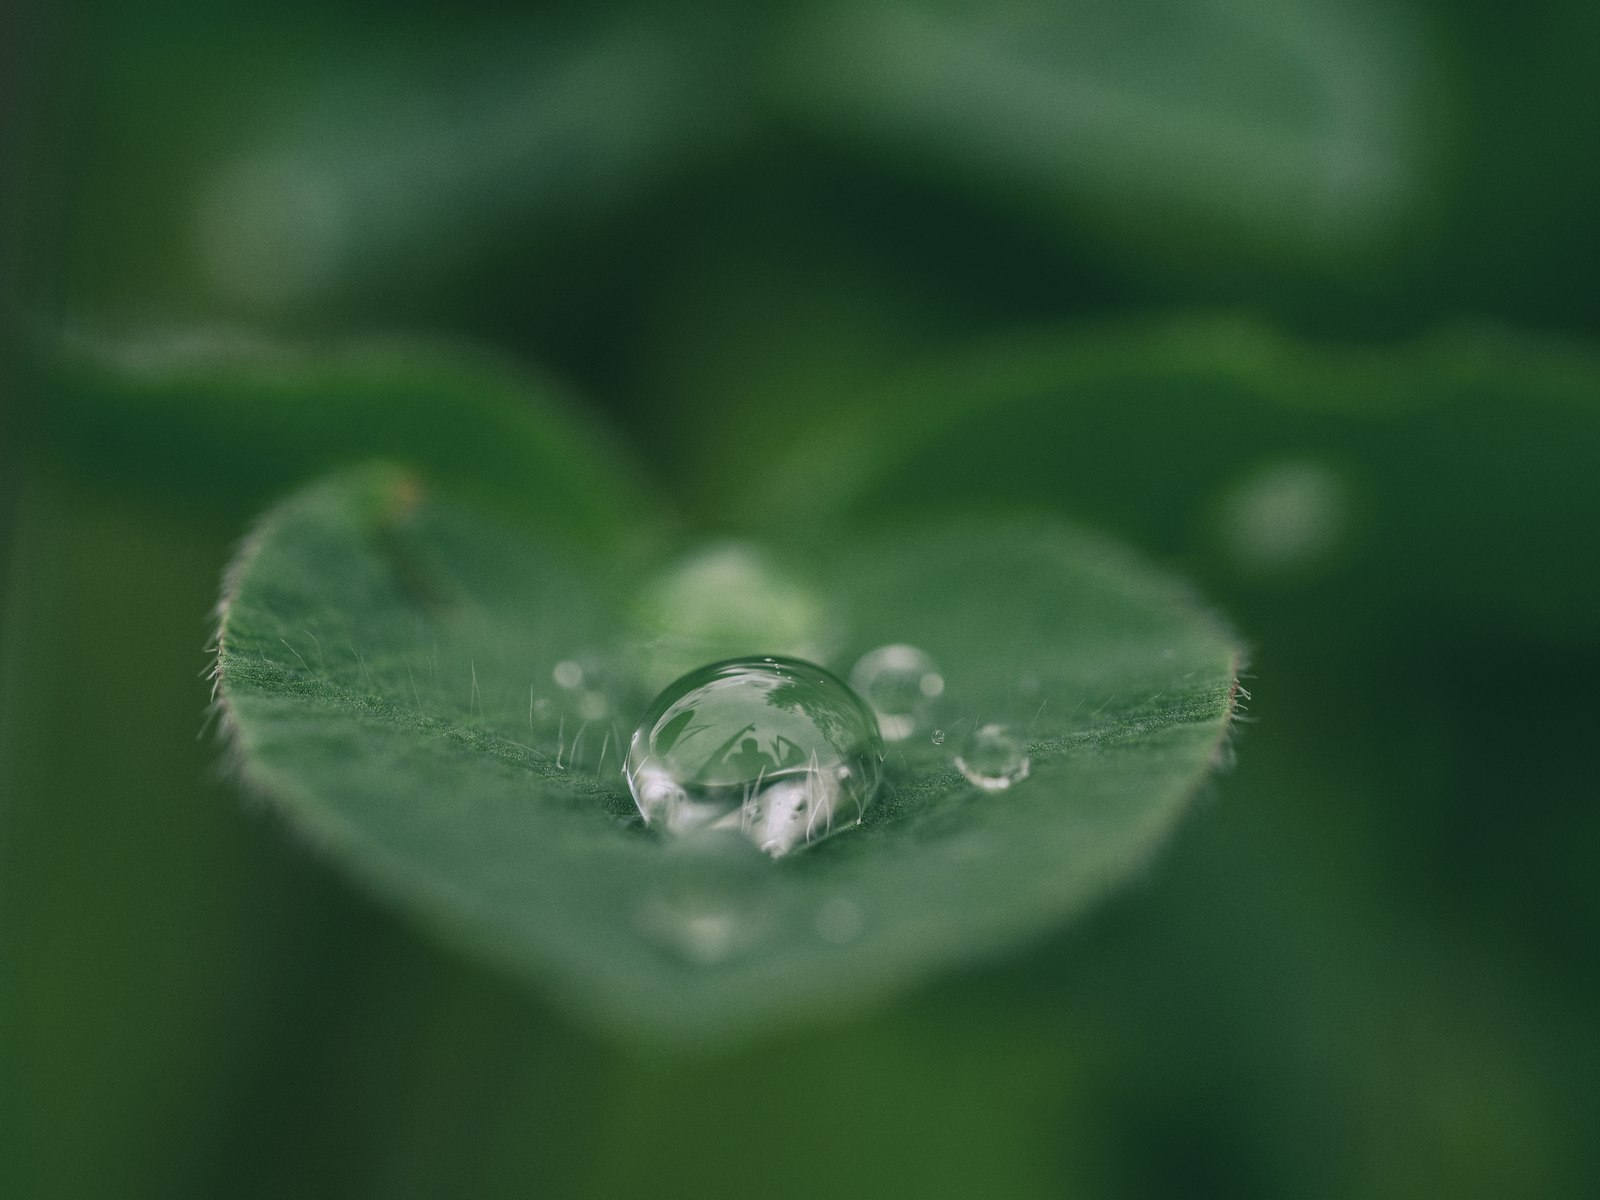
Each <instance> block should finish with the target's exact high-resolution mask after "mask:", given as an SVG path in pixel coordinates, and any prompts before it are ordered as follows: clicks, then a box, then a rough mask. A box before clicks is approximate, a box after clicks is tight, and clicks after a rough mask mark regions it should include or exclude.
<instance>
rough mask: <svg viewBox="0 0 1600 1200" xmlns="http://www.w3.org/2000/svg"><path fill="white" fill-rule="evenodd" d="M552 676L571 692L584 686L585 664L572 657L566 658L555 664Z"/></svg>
mask: <svg viewBox="0 0 1600 1200" xmlns="http://www.w3.org/2000/svg"><path fill="white" fill-rule="evenodd" d="M550 678H552V679H554V680H555V681H556V683H557V684H559V685H560V686H561V687H564V688H566V689H567V691H569V692H570V691H572V690H574V689H575V688H579V687H582V686H583V666H582V665H581V664H580V663H577V662H574V661H573V660H572V659H570V658H569V659H566V660H565V661H563V662H558V663H557V664H556V665H555V669H554V670H552V671H551V672H550Z"/></svg>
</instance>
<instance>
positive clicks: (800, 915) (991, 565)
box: [218, 469, 1238, 1039]
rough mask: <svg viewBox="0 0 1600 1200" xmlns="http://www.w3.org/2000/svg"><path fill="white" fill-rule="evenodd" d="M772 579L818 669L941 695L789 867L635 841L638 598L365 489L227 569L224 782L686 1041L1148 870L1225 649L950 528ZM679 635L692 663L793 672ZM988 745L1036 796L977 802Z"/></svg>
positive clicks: (501, 534)
mask: <svg viewBox="0 0 1600 1200" xmlns="http://www.w3.org/2000/svg"><path fill="white" fill-rule="evenodd" d="M784 561H785V563H786V565H787V566H788V567H789V569H790V572H791V575H790V576H789V577H791V578H793V579H797V580H804V581H805V582H804V585H803V586H805V587H807V588H809V589H811V594H812V595H813V596H815V597H818V598H820V600H821V603H820V604H819V605H818V611H819V612H820V613H821V614H822V616H821V617H820V618H819V623H818V631H819V632H820V635H821V636H820V639H819V640H818V641H817V642H816V645H817V646H819V647H821V648H822V652H821V653H819V657H823V658H825V660H826V661H825V665H828V666H830V667H832V668H834V669H835V670H836V671H838V672H841V673H844V672H848V670H849V668H850V665H851V663H853V662H854V661H855V660H856V658H857V657H859V656H860V655H861V654H863V653H865V652H866V651H868V650H870V649H873V648H874V647H877V646H880V645H883V644H886V643H891V642H909V643H912V644H914V645H917V646H919V647H921V648H922V649H924V650H925V651H927V652H928V653H929V654H931V655H932V656H933V658H934V659H935V661H936V662H937V663H938V664H939V666H940V669H941V672H942V675H943V678H944V680H945V681H946V688H945V690H944V693H943V694H942V695H941V697H940V701H939V702H940V705H941V706H942V707H941V708H940V709H939V710H938V711H937V713H936V714H935V717H936V720H937V721H938V722H939V723H940V724H941V727H942V729H943V732H944V734H945V737H944V739H943V741H942V743H940V744H935V741H934V739H933V735H932V733H931V731H929V730H924V731H921V732H920V733H919V734H918V735H916V736H914V737H912V738H909V739H907V740H905V741H902V742H897V743H890V746H889V750H888V752H887V760H886V762H885V772H886V782H885V785H884V788H883V790H882V793H881V795H880V798H879V800H878V802H877V804H876V805H875V806H874V807H872V808H871V809H869V810H868V812H867V815H866V818H865V820H864V821H863V822H862V823H861V825H860V827H859V828H853V829H850V830H848V831H846V832H844V833H841V834H839V835H837V836H835V837H832V838H829V839H826V840H823V841H819V842H817V843H816V844H814V845H812V846H810V847H809V848H806V849H804V850H803V851H801V852H800V853H797V854H795V855H793V856H791V857H789V858H785V859H782V860H778V861H771V860H768V859H766V858H765V857H762V856H761V855H759V854H758V853H756V852H755V851H754V850H753V848H747V847H746V846H745V844H744V843H742V842H740V843H737V849H736V850H735V849H730V848H728V847H724V846H716V847H711V846H700V845H696V844H694V843H670V842H666V841H663V840H661V839H659V838H658V837H657V835H656V833H655V831H654V830H651V829H647V828H645V827H644V826H643V824H642V822H641V821H640V820H639V818H638V817H637V815H636V813H635V810H634V806H633V804H632V801H631V799H630V797H629V795H628V792H627V790H626V785H625V781H624V779H623V777H622V775H621V772H620V765H621V752H622V746H623V743H624V741H625V739H626V737H627V736H628V734H629V733H630V732H631V730H632V727H633V723H634V722H635V721H637V720H638V719H639V717H640V715H641V714H642V712H643V709H644V706H645V705H646V704H647V703H648V700H649V699H650V691H651V689H652V688H653V687H654V686H655V684H656V681H655V680H650V679H648V678H647V676H648V675H649V673H650V671H651V670H652V669H658V668H659V656H658V655H656V654H654V653H652V651H653V650H654V649H657V648H659V645H660V644H661V642H662V640H663V638H664V637H665V636H666V635H668V634H670V633H671V631H670V630H663V629H662V628H661V625H660V620H659V618H660V616H661V614H660V613H659V612H656V613H655V616H656V618H657V620H656V621H655V623H654V624H653V625H651V626H650V632H649V635H648V637H646V635H645V634H644V633H643V632H642V630H644V628H645V623H644V622H642V621H641V619H640V616H639V614H640V612H641V611H646V610H648V609H649V605H648V603H647V602H646V601H643V600H641V599H640V597H641V596H646V595H648V594H650V592H651V586H650V584H649V583H648V581H639V580H634V579H626V578H620V577H612V576H608V575H607V574H606V568H604V567H596V566H594V565H592V564H588V565H586V564H584V563H583V562H582V561H580V560H578V559H575V558H574V557H572V556H571V554H570V552H569V551H567V550H565V549H563V548H562V546H561V544H560V543H558V542H556V541H551V540H542V539H541V537H540V536H539V535H538V534H537V533H529V532H527V531H523V532H518V533H513V532H511V531H509V530H506V529H502V528H500V527H499V526H497V525H495V524H493V523H492V522H491V521H489V520H487V519H486V518H484V517H482V516H480V515H479V514H478V513H477V512H476V511H475V510H472V509H470V508H465V507H458V506H457V505H455V504H453V503H451V502H449V501H448V500H445V499H436V498H433V497H431V496H428V495H426V494H424V493H423V491H422V489H421V487H420V485H419V484H418V483H417V481H416V480H415V479H414V478H413V477H411V476H409V475H407V474H405V473H403V472H400V471H396V470H391V469H370V470H366V471H363V472H358V473H354V474H350V475H346V476H340V477H337V478H335V479H334V480H332V481H330V482H327V483H324V484H322V485H320V486H317V487H315V488H312V489H309V490H306V491H304V492H302V493H300V494H298V495H297V496H295V497H294V498H292V499H291V500H289V501H287V502H286V503H285V504H283V505H281V506H280V507H279V508H277V509H275V510H274V511H273V512H272V513H270V514H269V515H268V516H267V518H266V519H265V520H264V521H263V522H262V524H261V525H260V527H259V528H258V530H257V532H256V534H255V535H254V536H253V537H252V538H251V539H250V541H249V542H248V544H247V545H246V547H245V549H244V550H243V552H242V553H241V556H240V558H239V560H238V561H237V563H236V564H235V567H234V569H233V571H232V573H231V576H230V579H229V582H228V586H227V591H226V594H225V596H224V600H223V606H222V622H221V630H220V637H219V660H218V674H219V689H220V700H221V703H222V705H223V708H224V712H225V716H226V720H227V724H228V726H229V728H230V730H231V733H232V737H233V742H234V747H235V749H236V751H237V755H238V761H239V763H240V766H241V769H242V772H243V774H244V776H245V778H246V779H247V780H248V781H249V782H250V783H252V784H253V785H254V786H255V787H257V788H258V789H260V790H261V791H263V792H264V793H266V794H267V795H268V796H269V797H271V798H272V799H273V800H274V801H275V802H276V804H277V806H278V808H279V809H280V810H281V811H282V813H283V814H284V815H285V816H286V817H287V818H288V820H289V821H290V823H291V824H292V825H294V826H296V827H297V828H299V829H300V830H301V831H303V832H304V833H306V834H309V835H310V836H311V837H312V838H313V839H314V840H315V841H316V842H318V843H320V844H321V845H322V846H323V847H325V849H326V850H327V852H328V853H329V854H330V855H331V856H332V857H334V858H335V859H337V860H339V861H340V862H341V863H342V864H343V865H344V866H346V867H348V868H349V869H351V870H352V871H354V872H355V873H356V874H357V875H359V876H361V877H362V878H364V879H365V880H366V881H367V882H368V883H369V884H371V885H372V886H374V887H375V888H376V889H377V890H379V891H380V892H381V893H383V894H385V895H387V896H388V897H390V898H392V899H394V900H396V901H398V902H400V903H402V904H404V905H406V906H408V907H409V908H411V909H413V910H415V911H416V912H417V913H419V914H420V915H422V916H423V917H424V918H426V919H427V920H428V921H429V922H430V923H432V924H433V925H435V926H436V927H438V928H439V929H441V930H443V931H445V932H446V933H448V934H449V935H450V936H451V937H452V938H454V939H456V940H460V941H464V942H466V943H469V944H470V945H472V946H474V947H476V948H478V949H480V950H482V951H485V952H487V953H488V954H489V955H490V956H492V957H493V958H495V959H496V960H498V961H499V962H501V963H503V964H504V965H506V966H508V967H509V968H510V969H512V970H513V971H515V972H517V973H519V974H522V975H524V976H527V977H529V978H531V979H534V980H538V981H541V982H542V983H544V984H546V985H547V986H550V987H552V988H554V989H555V990H556V991H557V992H559V993H561V994H563V995H564V996H565V997H566V998H567V999H569V1000H570V1001H571V1002H572V1003H574V1004H575V1005H576V1006H577V1007H579V1008H580V1009H581V1010H583V1011H584V1012H586V1013H589V1014H591V1015H592V1016H593V1017H594V1018H595V1019H598V1020H600V1021H602V1022H604V1023H607V1024H610V1025H612V1026H616V1027H620V1028H624V1029H631V1030H635V1031H637V1032H639V1033H640V1034H641V1035H643V1036H664V1037H668V1038H674V1039H683V1038H708V1037H713V1036H720V1035H739V1034H748V1033H751V1032H754V1031H758V1030H760V1029H762V1028H765V1027H770V1026H773V1025H776V1024H781V1023H784V1022H787V1021H790V1020H793V1019H798V1018H809V1017H816V1016H819V1015H826V1014H827V1013H829V1012H833V1011H848V1010H851V1009H853V1008H855V1007H857V1006H859V1005H861V1004H863V1003H866V1002H868V1001H870V1000H872V999H874V998H877V997H881V996H882V995H884V994H886V993H889V992H892V991H893V990H895V989H898V988H903V987H905V986H907V985H909V984H911V983H912V982H914V981H916V980H918V979H919V978H922V977H924V976H926V975H927V974H929V973H930V972H933V971H936V970H939V969H942V968H948V967H950V966H952V965H955V964H958V963H961V962H963V961H967V960H972V959H979V958H988V957H991V956H993V955H996V954H998V953H1000V952H1001V951H1003V950H1005V949H1007V948H1010V947H1013V946H1014V945H1016V944H1017V943H1018V942H1019V940H1021V939H1023V938H1025V937H1027V936H1029V935H1032V934H1037V933H1039V932H1041V931H1043V930H1045V929H1047V928H1049V927H1052V926H1054V925H1057V924H1059V923H1060V922H1062V921H1063V920H1065V919H1067V918H1069V917H1071V916H1073V915H1075V914H1077V913H1079V912H1081V911H1082V910H1083V909H1085V908H1086V907H1087V906H1088V905H1089V903H1090V902H1091V901H1092V900H1094V899H1095V898H1097V897H1098V896H1100V895H1101V894H1102V893H1104V892H1105V891H1106V890H1107V889H1108V888H1109V887H1110V886H1111V885H1113V884H1114V883H1116V882H1117V881H1119V880H1121V879H1123V878H1124V877H1126V876H1127V875H1128V874H1129V873H1130V872H1132V871H1134V870H1136V869H1137V868H1138V867H1139V866H1140V865H1141V864H1143V863H1144V862H1145V860H1146V859H1147V857H1148V856H1149V854H1150V853H1151V851H1152V849H1153V848H1154V847H1155V846H1156V845H1157V844H1158V843H1159V841H1160V840H1161V838H1162V836H1163V834H1165V833H1166V832H1167V831H1168V830H1170V829H1171V827H1172V826H1173V824H1174V822H1175V821H1176V819H1177V818H1178V816H1179V814H1180V813H1181V812H1182V811H1183V808H1184V805H1185V801H1186V800H1187V798H1188V797H1189V796H1190V795H1191V794H1192V793H1193V791H1194V790H1195V788H1196V786H1197V784H1198V783H1199V781H1200V780H1201V778H1202V777H1203V776H1204V775H1205V773H1206V772H1207V770H1208V769H1209V768H1210V767H1211V766H1212V765H1213V764H1214V763H1215V762H1216V760H1217V758H1218V756H1219V754H1220V753H1221V750H1222V748H1223V744H1224V741H1225V737H1226V731H1227V727H1228V722H1229V719H1230V717H1231V715H1232V711H1233V706H1234V696H1235V689H1236V683H1235V678H1236V670H1237V665H1238V650H1237V648H1236V646H1235V643H1234V641H1233V639H1232V638H1231V637H1230V635H1229V634H1228V633H1227V632H1226V631H1225V630H1224V629H1222V628H1221V627H1220V626H1219V625H1217V624H1216V623H1215V622H1214V621H1212V620H1211V619H1210V618H1208V617H1207V616H1205V615H1204V613H1203V612H1202V611H1201V610H1200V609H1199V608H1198V607H1197V606H1196V605H1195V604H1194V602H1193V600H1192V599H1191V598H1189V597H1188V596H1186V595H1185V594H1184V593H1183V592H1182V591H1181V590H1178V589H1176V588H1175V587H1174V586H1173V585H1172V584H1171V583H1170V582H1169V581H1167V580H1165V579H1163V578H1161V577H1159V576H1157V575H1154V574H1153V573H1151V572H1150V571H1149V570H1148V569H1147V568H1145V567H1143V566H1141V565H1139V564H1138V563H1136V562H1134V561H1133V560H1131V559H1130V558H1128V557H1127V556H1125V554H1124V553H1123V552H1121V551H1119V550H1117V549H1116V548H1114V547H1110V546H1108V545H1106V544H1104V543H1102V542H1099V541H1097V540H1095V539H1093V538H1089V537H1086V536H1084V535H1082V534H1079V533H1076V532H1074V531H1072V530H1070V529H1068V528H1066V527H1063V526H1061V525H1059V524H1056V523H1054V522H1052V521H1046V520H1043V519H1039V518H1029V517H990V518H983V519H979V518H976V517H971V516H964V517H961V518H958V519H944V520H935V521H932V522H923V523H921V524H902V525H899V526H896V527H892V528H889V529H886V530H884V531H883V532H881V533H860V534H857V535H856V536H855V537H854V538H853V539H852V540H850V541H849V542H848V544H844V545H837V544H836V545H832V546H830V547H828V552H827V553H826V554H806V553H803V552H799V551H795V552H792V553H791V554H790V556H789V557H788V558H787V559H785V560H784ZM669 615H670V614H669ZM694 632H695V636H696V637H698V638H700V639H702V640H703V641H705V649H704V653H705V654H706V655H708V656H711V655H714V654H715V653H720V652H727V651H729V650H732V649H743V650H745V651H747V652H752V653H760V652H774V651H783V650H787V649H789V647H787V646H762V645H753V644H752V645H742V646H741V645H739V644H737V643H731V644H726V645H720V646H717V647H715V649H713V647H712V645H711V641H712V640H714V639H711V638H710V637H709V636H708V634H707V632H706V631H705V630H703V629H702V630H698V631H694ZM736 636H738V637H750V636H754V635H753V634H751V633H750V632H749V631H744V632H741V633H739V634H737V635H736ZM679 648H680V649H681V645H680V646H679ZM563 664H565V665H564V666H562V665H563ZM574 665H576V666H577V667H578V669H579V672H581V674H582V683H581V684H580V685H578V686H574V687H563V686H562V685H561V684H560V683H558V682H557V681H556V680H557V678H558V677H559V678H561V679H564V680H566V681H568V682H570V681H571V680H572V679H573V677H574V674H575V672H574V671H573V669H572V668H573V666H574ZM558 666H562V669H561V670H560V671H558V670H557V667H558ZM992 722H1001V723H1005V724H1007V725H1008V726H1009V727H1010V728H1011V729H1013V730H1014V731H1016V732H1017V733H1018V734H1019V735H1020V736H1021V737H1022V738H1023V739H1024V741H1025V742H1026V744H1027V747H1028V752H1029V754H1030V756H1031V765H1032V771H1031V774H1030V775H1029V777H1028V778H1027V779H1026V780H1024V781H1022V782H1020V783H1018V784H1016V785H1015V786H1013V787H1012V788H1010V789H1009V790H1006V791H1002V792H993V793H986V792H982V791H979V790H978V789H977V788H975V787H973V786H972V785H971V784H969V783H968V782H967V781H966V779H965V778H964V777H963V776H962V774H961V773H960V772H959V771H958V770H957V769H956V768H955V766H954V765H952V758H951V754H952V750H953V749H954V748H955V747H957V746H959V744H960V740H961V738H962V736H963V735H964V733H965V732H966V731H969V730H970V729H971V728H972V727H973V726H975V725H977V724H988V723H992Z"/></svg>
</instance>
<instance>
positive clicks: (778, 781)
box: [624, 658, 883, 858]
mask: <svg viewBox="0 0 1600 1200" xmlns="http://www.w3.org/2000/svg"><path fill="white" fill-rule="evenodd" d="M882 757H883V743H882V742H881V741H880V740H879V737H878V731H877V728H876V722H875V721H874V720H873V717H872V714H871V712H870V711H869V710H868V709H867V707H866V705H865V704H863V703H862V701H861V699H860V697H858V696H857V695H856V694H855V693H854V692H852V691H851V690H850V689H849V688H848V687H846V686H845V685H844V684H843V683H842V682H840V681H839V680H838V679H837V678H835V677H834V676H833V675H831V674H829V673H828V672H827V671H825V670H823V669H822V668H821V667H818V666H815V665H813V664H811V663H808V662H804V661H802V660H800V659H794V658H736V659H729V660H728V661H726V662H720V663H714V664H712V665H711V666H708V667H702V668H701V669H700V670H698V671H692V672H690V673H689V674H688V675H685V676H684V677H683V678H682V679H679V680H678V681H677V682H676V683H673V684H671V685H669V686H668V687H667V688H666V690H664V691H663V692H662V693H661V695H659V696H657V697H656V699H655V701H654V703H652V704H651V706H650V710H649V712H648V713H646V714H645V718H644V721H643V722H642V723H641V724H640V725H639V728H638V729H637V730H635V731H634V734H633V740H632V742H631V743H630V745H629V747H628V759H627V765H626V766H625V768H624V772H625V774H626V776H627V779H628V786H629V788H630V789H631V790H632V792H633V799H634V803H635V804H637V805H638V806H639V812H640V813H641V814H642V815H643V816H644V819H645V822H646V824H649V825H651V826H654V827H656V828H659V829H662V830H665V831H666V832H667V833H669V834H674V835H685V834H694V833H698V832H700V831H703V830H726V829H733V830H738V831H739V832H740V833H742V834H743V835H744V836H745V837H747V838H748V839H749V840H750V841H752V842H753V843H755V844H756V845H757V846H759V847H760V848H761V849H762V850H764V851H766V853H768V854H770V855H772V857H774V858H778V857H781V856H782V855H785V854H788V853H789V852H790V851H792V850H794V849H796V848H798V847H800V846H803V845H805V844H806V843H808V842H813V841H816V840H817V839H818V838H821V837H825V836H826V835H827V834H829V833H833V832H836V831H838V830H839V829H841V828H844V827H846V826H848V825H849V824H852V823H854V822H857V821H859V820H860V818H861V814H862V813H863V812H865V811H866V807H867V805H868V804H869V803H871V801H872V798H873V795H874V794H875V793H876V792H877V789H878V781H879V778H880V775H881V762H882Z"/></svg>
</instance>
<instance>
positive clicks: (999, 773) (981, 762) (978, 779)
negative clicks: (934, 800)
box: [956, 725, 1033, 792]
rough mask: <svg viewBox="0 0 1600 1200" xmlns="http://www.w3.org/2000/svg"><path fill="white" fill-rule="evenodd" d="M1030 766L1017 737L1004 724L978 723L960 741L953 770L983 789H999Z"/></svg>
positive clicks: (1016, 779) (1022, 776)
mask: <svg viewBox="0 0 1600 1200" xmlns="http://www.w3.org/2000/svg"><path fill="white" fill-rule="evenodd" d="M1032 769H1033V762H1032V760H1031V759H1029V757H1028V749H1027V747H1026V746H1025V745H1024V744H1023V741H1022V739H1021V738H1019V737H1018V736H1017V735H1016V734H1014V733H1012V732H1011V731H1010V730H1009V729H1007V728H1006V727H1005V726H1004V725H980V726H978V728H976V729H974V730H973V731H972V733H970V734H969V735H968V736H967V738H966V740H965V741H964V742H963V743H962V746H961V752H960V753H959V754H957V755H956V770H958V771H960V772H961V773H962V774H963V775H965V776H966V777H967V782H969V783H971V784H973V785H974V786H976V787H980V788H982V789H983V790H984V791H986V792H998V791H1003V790H1004V789H1005V788H1008V787H1010V786H1011V785H1012V784H1014V783H1020V782H1021V781H1022V780H1024V779H1026V778H1027V777H1028V772H1029V771H1031V770H1032Z"/></svg>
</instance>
